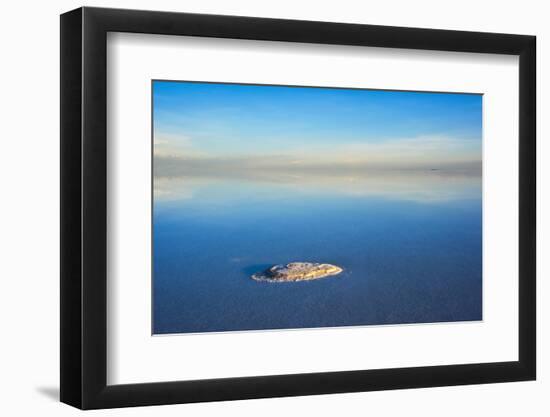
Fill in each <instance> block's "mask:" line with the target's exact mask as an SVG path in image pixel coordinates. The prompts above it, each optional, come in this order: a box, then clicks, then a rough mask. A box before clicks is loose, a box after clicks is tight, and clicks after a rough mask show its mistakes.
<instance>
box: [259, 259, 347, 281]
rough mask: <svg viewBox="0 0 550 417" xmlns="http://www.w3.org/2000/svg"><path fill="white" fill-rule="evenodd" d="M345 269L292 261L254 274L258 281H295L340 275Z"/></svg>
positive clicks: (329, 265)
mask: <svg viewBox="0 0 550 417" xmlns="http://www.w3.org/2000/svg"><path fill="white" fill-rule="evenodd" d="M342 271H343V269H342V268H340V267H339V266H336V265H331V264H319V263H311V262H291V263H289V264H286V265H275V266H272V267H271V268H268V269H266V270H265V271H262V272H258V273H256V274H254V275H252V277H251V278H252V279H254V280H256V281H268V282H295V281H311V280H314V279H320V278H326V277H330V276H334V275H338V274H339V273H340V272H342Z"/></svg>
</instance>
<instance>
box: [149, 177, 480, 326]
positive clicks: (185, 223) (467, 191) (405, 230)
mask: <svg viewBox="0 0 550 417" xmlns="http://www.w3.org/2000/svg"><path fill="white" fill-rule="evenodd" d="M480 189H481V179H480V178H479V177H475V176H474V177H461V176H445V175H443V174H442V173H439V172H429V173H427V174H426V175H424V176H418V175H417V177H416V178H413V179H411V178H410V176H408V175H399V176H397V177H395V178H389V179H388V178H384V179H382V180H377V179H376V178H367V179H357V178H353V177H350V178H339V179H338V180H337V181H336V182H335V183H334V184H331V181H329V180H327V179H324V180H323V181H321V182H320V183H318V184H314V183H313V184H312V183H307V182H306V183H304V182H303V181H300V180H299V179H297V180H296V181H294V180H289V179H288V178H287V179H286V180H285V181H264V180H261V179H260V180H258V181H254V180H250V179H247V180H244V179H227V180H220V179H216V180H212V179H196V178H185V177H182V178H156V179H155V203H154V216H153V227H154V233H153V260H154V274H153V333H155V334H167V333H188V332H213V331H216V332H219V331H238V330H264V329H288V328H308V327H335V326H356V325H381V324H402V323H432V322H449V321H470V320H481V319H482V227H481V220H482V219H481V213H482V211H481V210H482V206H481V191H480ZM293 261H305V262H322V263H331V264H334V265H338V266H340V267H342V268H344V272H343V273H341V274H339V275H338V276H334V277H329V278H324V279H319V280H314V281H303V282H289V283H269V282H258V281H255V280H253V279H251V278H250V276H251V275H252V274H254V273H256V272H259V271H262V270H264V269H266V268H268V267H270V266H272V265H274V264H283V263H289V262H293Z"/></svg>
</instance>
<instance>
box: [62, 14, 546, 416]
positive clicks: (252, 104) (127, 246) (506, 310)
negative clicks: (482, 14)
mask: <svg viewBox="0 0 550 417" xmlns="http://www.w3.org/2000/svg"><path fill="white" fill-rule="evenodd" d="M535 103H536V100H535V37H533V36H525V35H509V34H493V33H475V32H459V31H446V30H431V29H414V28H398V27H386V26H371V25H357V24H341V23H327V22H310V21H293V20H277V19H264V18H251V17H235V16H215V15H199V14H186V13H168V12H150V11H135V10H116V9H101V8H87V7H85V8H80V9H77V10H74V11H71V12H68V13H66V14H63V15H62V16H61V401H63V402H65V403H67V404H70V405H73V406H75V407H79V408H82V409H93V408H111V407H124V406H139V405H155V404H173V403H187V402H200V401H216V400H234V399H247V398H263V397H276V396H296V395H313V394H325V393H341V392H352V391H374V390H387V389H400V388H419V387H434V386H445V385H462V384H481V383H494V382H507V381H525V380H533V379H535V375H536V330H535V329H536V314H535V311H536V308H535V301H536V296H535V292H536V283H535V272H536V268H535V248H536V239H535V236H536V233H535V232H536V224H535V220H536V195H535V193H536V192H535V172H536V168H535V160H536V158H535Z"/></svg>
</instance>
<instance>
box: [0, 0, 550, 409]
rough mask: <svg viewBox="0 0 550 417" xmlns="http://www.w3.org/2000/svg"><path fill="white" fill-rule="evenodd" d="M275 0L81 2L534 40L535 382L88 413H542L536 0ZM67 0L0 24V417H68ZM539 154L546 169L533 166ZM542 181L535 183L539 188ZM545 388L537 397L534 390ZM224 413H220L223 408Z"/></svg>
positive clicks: (543, 229)
mask: <svg viewBox="0 0 550 417" xmlns="http://www.w3.org/2000/svg"><path fill="white" fill-rule="evenodd" d="M370 3H371V4H369V2H367V1H348V0H339V1H337V2H334V1H332V2H321V1H320V0H317V1H299V0H278V1H269V2H267V1H264V2H261V1H254V0H232V1H223V0H200V1H198V0H188V1H186V2H181V1H176V0H157V1H154V2H153V1H146V0H124V1H118V2H116V1H92V0H89V1H88V2H86V5H89V6H103V7H123V8H139V9H157V10H169V11H182V12H198V13H216V14H238V15H249V16H264V17H279V18H292V19H308V20H326V21H341V22H353V23H370V24H380V25H395V26H416V27H427V28H441V29H461V30H475V31H493V32H509V33H522V34H532V35H537V37H538V76H539V77H538V89H537V91H538V119H539V125H538V137H539V157H538V159H539V185H538V191H539V202H538V208H539V251H538V252H539V268H538V271H539V285H538V290H539V297H538V299H539V308H538V313H539V325H538V330H539V366H538V373H539V377H538V381H536V382H527V383H508V384H495V385H482V386H466V387H451V388H432V389H420V390H402V391H387V392H377V393H359V394H344V395H325V396H313V397H298V398H283V399H270V400H254V401H236V402H225V403H210V404H193V405H178V406H164V407H145V408H138V409H119V410H107V411H98V412H94V415H114V414H116V415H119V414H120V415H131V416H134V415H137V416H148V415H155V416H156V415H159V416H168V415H180V414H182V413H187V414H188V415H194V416H195V415H196V416H211V415H212V416H214V415H224V416H240V417H244V416H256V415H258V414H261V415H262V417H267V416H271V415H273V416H279V415H285V414H287V415H295V414H298V413H301V414H315V415H317V416H333V415H335V414H345V415H364V414H366V413H369V414H371V415H381V414H383V415H389V416H391V415H398V416H401V415H408V416H415V415H421V416H423V417H428V416H440V415H446V416H461V417H463V416H465V415H483V414H490V415H499V416H508V415H510V416H512V415H520V414H524V415H529V416H543V415H548V412H549V411H550V403H549V402H548V399H547V397H548V394H547V393H548V392H550V361H549V360H548V359H547V355H546V354H545V352H548V351H549V343H550V326H548V325H547V323H546V318H547V317H549V316H550V302H547V303H544V300H547V299H548V297H549V296H550V285H549V284H548V281H547V280H545V278H547V277H548V275H549V274H550V260H549V257H548V253H549V251H550V221H548V220H547V218H546V217H545V216H543V215H541V213H544V212H550V190H549V189H548V187H547V186H546V184H547V182H548V181H550V168H549V166H548V163H550V146H548V145H547V144H546V143H543V142H544V140H543V138H544V137H545V136H546V135H547V134H548V132H549V124H548V122H547V121H546V120H544V119H543V115H544V114H545V110H546V97H548V96H550V82H548V80H547V79H546V77H545V76H544V72H545V71H546V72H547V73H549V70H548V68H549V60H550V47H549V46H548V45H549V44H550V26H548V23H547V16H548V13H549V10H545V9H546V8H545V2H542V1H536V0H523V1H521V2H519V1H514V2H505V1H502V0H501V1H484V2H480V1H476V0H462V1H460V2H443V1H429V0H416V1H407V0H401V1H386V2H378V1H377V2H374V1H373V2H370ZM81 5H82V3H80V2H79V1H73V0H60V1H56V2H38V1H26V2H23V1H21V2H15V1H13V2H9V3H6V4H4V5H3V8H2V15H1V23H0V31H1V37H0V42H1V44H2V47H1V50H0V51H1V56H2V63H1V65H0V72H1V78H0V80H1V81H2V83H3V84H2V89H1V90H0V107H1V111H0V114H1V120H2V136H1V140H2V142H3V146H2V152H1V153H0V181H1V189H2V194H3V202H2V204H1V205H0V211H1V215H0V245H1V249H2V251H1V253H2V256H1V257H0V259H1V263H0V265H1V271H2V276H1V283H2V289H1V291H0V297H1V298H0V320H1V328H2V331H3V334H2V343H1V344H0V393H1V398H2V399H1V400H0V410H1V413H2V414H3V415H9V416H18V415H33V414H40V415H59V416H68V415H76V414H77V413H78V411H77V410H75V409H73V408H71V407H69V406H66V405H63V404H60V403H58V402H57V396H58V392H59V386H58V378H59V371H58V368H59V361H58V349H59V343H58V340H59V325H58V311H59V284H58V277H59V221H58V217H59V215H58V212H59V186H58V183H59V142H58V141H59V17H58V15H59V14H60V13H62V12H64V11H67V10H70V9H73V8H76V7H79V6H81ZM544 161H546V162H547V165H546V166H543V162H544ZM544 188H546V189H544ZM545 394H546V395H545ZM222 413H223V414H222Z"/></svg>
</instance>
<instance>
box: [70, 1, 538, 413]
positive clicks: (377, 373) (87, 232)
mask: <svg viewBox="0 0 550 417" xmlns="http://www.w3.org/2000/svg"><path fill="white" fill-rule="evenodd" d="M108 32H132V33H147V34H163V35H175V36H177V35H187V36H199V37H217V38H236V39H254V40H269V41H286V42H305V43H319V44H334V45H359V46H371V47H383V48H405V49H421V50H440V51H457V52H477V53H491V54H509V55H517V56H519V103H518V105H519V132H518V133H519V155H518V158H519V271H518V273H519V293H518V299H519V360H518V361H513V362H496V363H476V364H467V365H453V364H450V365H445V366H423V367H411V368H397V369H375V370H357V371H342V372H327V373H310V374H294V375H274V376H257V377H239V378H225V379H210V380H198V381H177V382H162V383H142V384H128V385H111V386H109V385H107V383H106V381H107V379H106V376H107V332H106V330H107V309H106V307H107V304H106V299H107V285H106V279H107V269H106V265H107V259H106V257H107V253H106V246H107V134H106V127H107V111H106V93H107V87H106V85H107V72H106V59H107V58H106V55H107V54H106V46H107V42H106V39H107V33H108ZM535 45H536V38H535V37H534V36H524V35H510V34H495V33H480V32H462V31H449V30H432V29H415V28H403V27H387V26H372V25H358V24H341V23H326V22H312V21H295V20H279V19H265V18H251V17H235V16H218V15H201V14H187V13H171V12H152V11H137V10H120V9H103V8H88V7H84V8H79V9H77V10H73V11H70V12H68V13H65V14H63V15H61V54H60V55H61V311H60V314H61V401H62V402H64V403H67V404H70V405H72V406H75V407H78V408H81V409H95V408H112V407H124V406H143V405H156V404H174V403H190V402H200V401H216V400H237V399H249V398H264V397H282V396H297V395H313V394H327V393H343V392H357V391H376V390H388V389H400V388H421V387H434V386H448V385H463V384H481V383H495V382H507V381H525V380H534V379H535V377H536V314H535V313H536V304H535V302H536V263H535V261H536V259H535V256H536V253H535V249H536V164H535V162H536V146H535V134H536V132H535V121H536V120H535V117H536V116H535V105H536V100H535V97H536V91H535V87H536V81H535V79H536V77H535V75H536V73H535V60H536V57H535V53H536V52H535V51H536V47H535ZM503 238H505V237H503Z"/></svg>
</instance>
